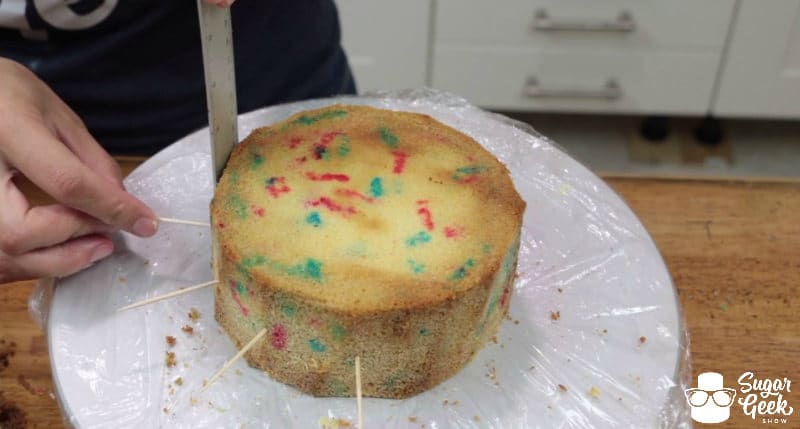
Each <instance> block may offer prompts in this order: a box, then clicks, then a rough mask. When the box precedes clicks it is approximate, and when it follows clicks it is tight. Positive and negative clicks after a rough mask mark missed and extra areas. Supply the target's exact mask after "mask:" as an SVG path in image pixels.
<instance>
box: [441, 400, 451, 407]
mask: <svg viewBox="0 0 800 429" xmlns="http://www.w3.org/2000/svg"><path fill="white" fill-rule="evenodd" d="M449 403H450V401H448V400H447V399H445V400H444V401H442V406H444V407H446V406H447V404H449Z"/></svg>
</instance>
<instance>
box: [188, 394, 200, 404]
mask: <svg viewBox="0 0 800 429" xmlns="http://www.w3.org/2000/svg"><path fill="white" fill-rule="evenodd" d="M189 403H190V404H192V405H197V404H199V403H200V401H198V400H197V398H195V397H194V396H192V397H191V398H189Z"/></svg>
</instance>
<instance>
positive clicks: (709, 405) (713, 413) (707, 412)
mask: <svg viewBox="0 0 800 429" xmlns="http://www.w3.org/2000/svg"><path fill="white" fill-rule="evenodd" d="M684 393H685V394H686V401H687V402H688V403H689V405H690V406H691V407H692V419H693V420H694V421H696V422H699V423H722V422H724V421H725V420H728V418H729V417H730V416H731V408H730V407H731V405H733V400H734V399H735V398H736V390H735V389H731V388H727V387H723V385H722V374H719V373H716V372H704V373H702V374H700V375H698V376H697V387H693V388H691V389H686V391H685V392H684Z"/></svg>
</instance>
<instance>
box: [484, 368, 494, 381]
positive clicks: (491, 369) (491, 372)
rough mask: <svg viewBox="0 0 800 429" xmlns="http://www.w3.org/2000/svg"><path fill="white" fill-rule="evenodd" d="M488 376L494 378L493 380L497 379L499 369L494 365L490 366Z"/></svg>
mask: <svg viewBox="0 0 800 429" xmlns="http://www.w3.org/2000/svg"><path fill="white" fill-rule="evenodd" d="M486 376H487V377H489V378H490V379H492V381H497V369H496V368H495V367H494V366H492V367H489V370H488V371H487V372H486Z"/></svg>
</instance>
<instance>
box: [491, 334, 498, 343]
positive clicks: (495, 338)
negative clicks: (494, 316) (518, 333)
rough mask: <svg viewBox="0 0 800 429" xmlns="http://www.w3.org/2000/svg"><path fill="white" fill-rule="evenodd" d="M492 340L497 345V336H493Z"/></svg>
mask: <svg viewBox="0 0 800 429" xmlns="http://www.w3.org/2000/svg"><path fill="white" fill-rule="evenodd" d="M491 340H492V342H493V343H495V344H497V335H492V338H491Z"/></svg>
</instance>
